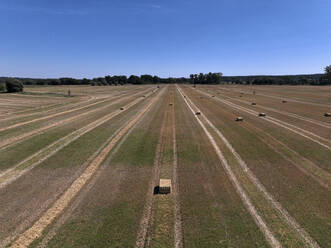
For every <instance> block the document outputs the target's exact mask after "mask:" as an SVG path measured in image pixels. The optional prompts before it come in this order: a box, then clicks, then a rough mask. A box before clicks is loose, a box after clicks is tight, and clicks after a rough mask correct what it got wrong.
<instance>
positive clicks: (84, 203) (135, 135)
mask: <svg viewBox="0 0 331 248" xmlns="http://www.w3.org/2000/svg"><path fill="white" fill-rule="evenodd" d="M160 108H162V105H160V104H159V103H157V105H155V106H154V107H153V108H152V109H151V110H150V112H148V113H146V114H147V115H146V116H145V117H143V119H141V121H140V122H139V123H138V124H137V126H135V127H134V128H133V129H132V131H131V132H130V134H129V136H128V137H127V138H126V139H125V140H124V142H123V144H122V145H121V146H120V147H118V150H117V151H116V153H115V154H113V155H112V157H111V158H110V159H107V160H106V161H105V162H104V164H103V166H102V168H101V169H102V173H100V176H99V177H98V178H97V180H96V182H95V184H94V185H93V187H92V188H91V189H90V190H89V191H88V192H86V194H84V195H83V199H82V200H81V202H80V203H79V205H78V207H77V208H76V209H74V210H73V214H72V215H70V216H69V217H68V219H66V221H65V222H64V224H63V225H61V226H60V227H59V228H58V229H57V230H56V234H55V236H54V237H53V238H52V239H51V240H50V242H49V243H48V244H47V247H134V244H135V241H136V235H137V231H138V228H139V225H140V218H141V215H142V212H143V208H144V205H145V197H146V192H147V191H148V188H149V181H150V177H151V172H152V170H151V167H152V165H153V160H154V153H155V148H156V144H157V137H158V134H159V129H160V118H159V116H160V113H161V112H162V111H160ZM110 178H112V180H110ZM100 191H105V194H100ZM46 235H47V233H45V236H46ZM41 240H42V239H40V240H39V241H41ZM37 244H38V242H35V243H34V245H33V246H31V247H37Z"/></svg>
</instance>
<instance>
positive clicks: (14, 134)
mask: <svg viewBox="0 0 331 248" xmlns="http://www.w3.org/2000/svg"><path fill="white" fill-rule="evenodd" d="M140 94H142V93H136V94H132V95H129V96H126V97H122V98H119V99H116V100H113V101H112V102H111V103H108V104H107V105H105V106H99V107H97V108H95V107H94V108H93V109H90V110H89V111H81V112H80V113H71V114H70V115H69V116H66V117H63V116H61V117H57V118H55V119H52V120H48V121H47V122H46V123H44V122H42V123H39V124H36V123H33V124H30V125H27V126H24V127H20V128H16V129H12V130H9V131H7V132H5V134H4V133H2V134H1V133H0V137H1V136H2V135H3V136H2V138H3V139H2V142H0V150H1V149H3V147H6V146H8V145H12V143H15V142H17V141H20V140H22V139H25V138H29V137H31V136H33V135H36V134H38V133H40V132H45V131H47V130H48V129H51V128H54V127H57V126H59V125H63V124H66V123H68V122H70V121H73V120H75V119H77V118H82V117H84V116H87V115H93V114H95V113H101V112H104V113H106V112H107V111H108V110H109V108H113V107H114V106H115V105H118V104H120V103H122V104H125V103H126V101H127V99H131V98H134V97H135V96H139V95H140ZM120 107H122V106H120Z"/></svg>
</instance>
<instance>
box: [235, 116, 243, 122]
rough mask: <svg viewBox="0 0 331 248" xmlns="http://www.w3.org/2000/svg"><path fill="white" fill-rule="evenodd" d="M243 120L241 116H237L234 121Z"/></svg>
mask: <svg viewBox="0 0 331 248" xmlns="http://www.w3.org/2000/svg"><path fill="white" fill-rule="evenodd" d="M243 120H244V118H242V117H241V116H238V117H237V118H236V121H243Z"/></svg>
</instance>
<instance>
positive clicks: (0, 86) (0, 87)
mask: <svg viewBox="0 0 331 248" xmlns="http://www.w3.org/2000/svg"><path fill="white" fill-rule="evenodd" d="M4 91H6V85H5V83H2V82H0V92H4Z"/></svg>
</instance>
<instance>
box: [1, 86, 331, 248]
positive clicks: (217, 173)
mask: <svg viewBox="0 0 331 248" xmlns="http://www.w3.org/2000/svg"><path fill="white" fill-rule="evenodd" d="M68 89H70V91H71V96H68V94H67V92H68ZM253 103H254V104H253ZM327 112H331V87H330V86H244V85H240V86H239V85H197V87H196V88H194V87H192V85H189V84H184V85H181V84H178V85H175V84H171V85H166V84H164V85H160V87H156V86H155V85H125V86H95V87H92V86H30V87H25V92H24V93H15V94H5V93H2V94H0V247H137V248H143V247H151V248H155V247H156V248H158V247H175V248H183V247H189V248H191V247H192V248H194V247H197V248H198V247H272V248H276V247H277V248H278V247H294V248H302V247H314V248H317V247H331V236H330V233H331V167H330V164H331V117H325V116H324V114H325V113H327ZM260 113H264V114H265V116H259V114H260ZM237 117H242V121H236V118H237ZM160 179H170V180H171V192H170V194H159V193H158V187H157V186H158V184H159V180H160Z"/></svg>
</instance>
